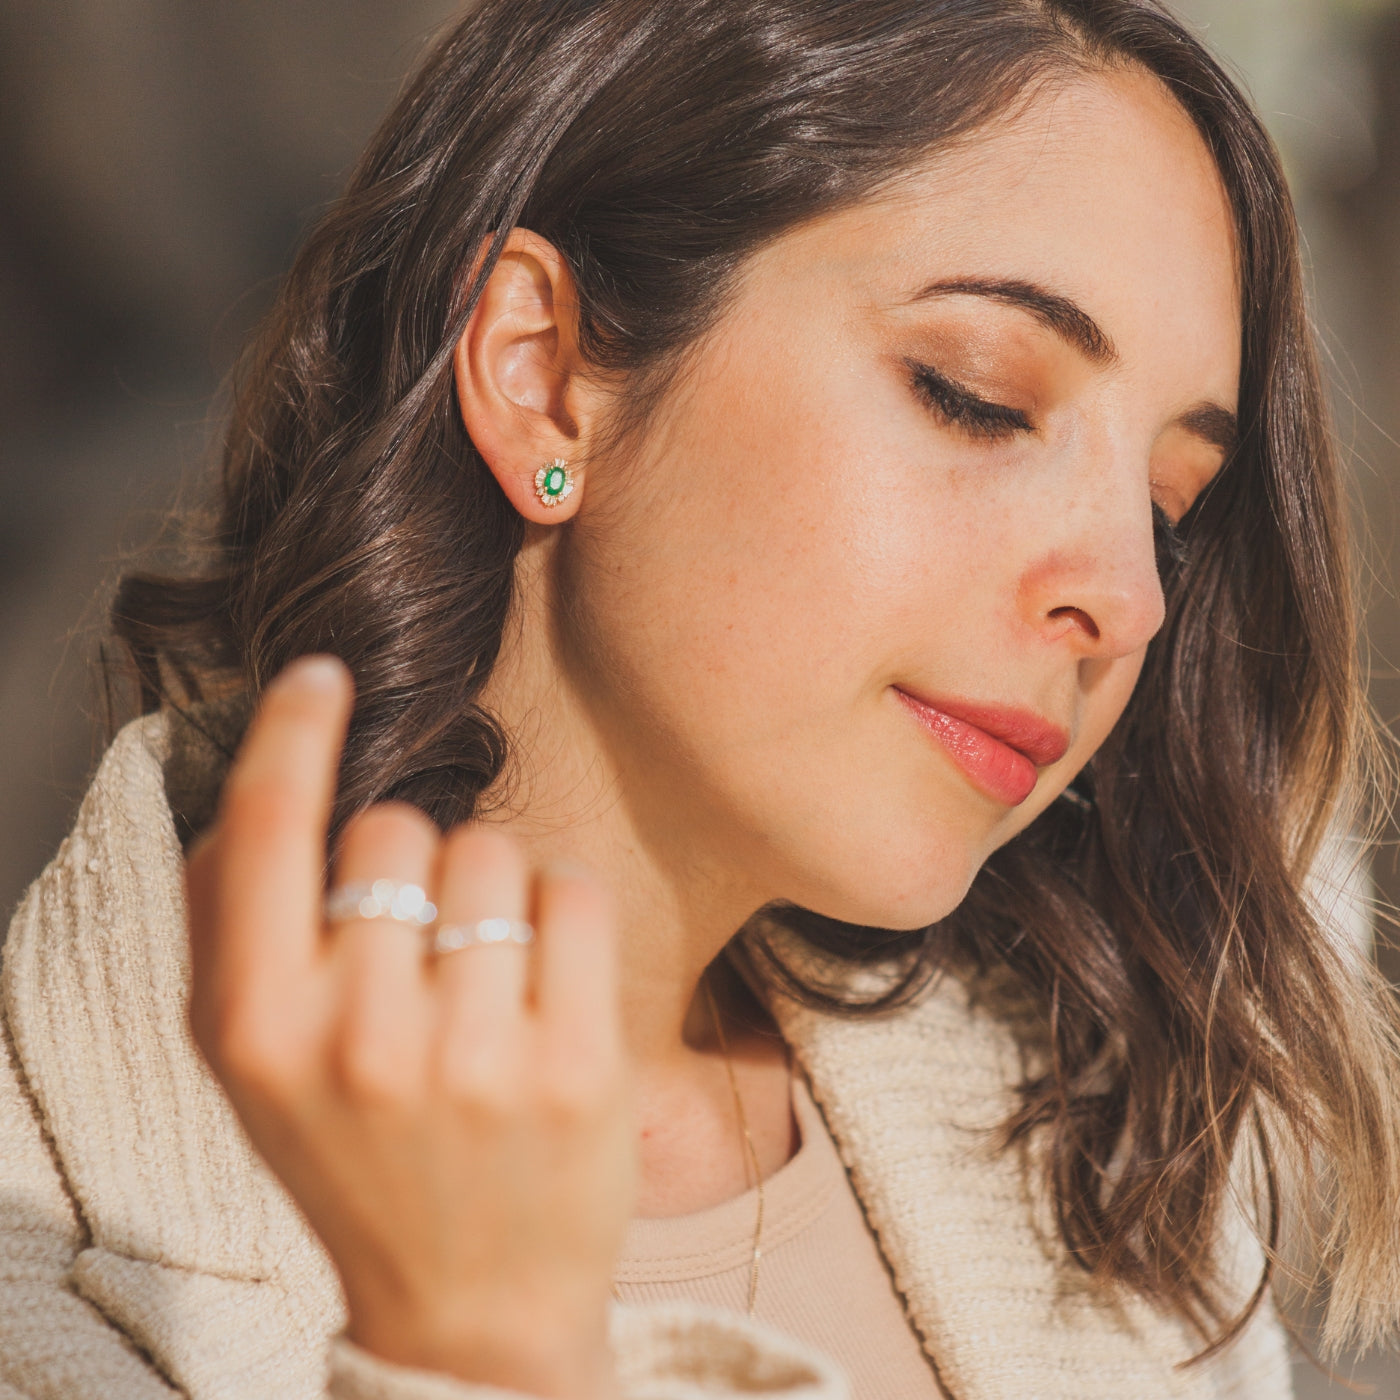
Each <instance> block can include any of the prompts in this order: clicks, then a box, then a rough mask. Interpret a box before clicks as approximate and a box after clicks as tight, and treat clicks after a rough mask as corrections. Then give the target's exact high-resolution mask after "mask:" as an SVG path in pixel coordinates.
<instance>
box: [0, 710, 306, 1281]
mask: <svg viewBox="0 0 1400 1400" xmlns="http://www.w3.org/2000/svg"><path fill="white" fill-rule="evenodd" d="M227 722H228V717H227V716H220V715H216V716H215V717H214V719H213V721H212V723H227ZM226 747H227V746H226V745H225V744H224V742H223V740H222V739H221V738H220V737H219V736H218V731H216V730H214V729H213V728H212V724H211V723H209V722H206V716H204V715H203V714H200V713H197V714H196V715H195V716H194V717H193V719H182V718H179V717H173V716H170V715H167V714H158V715H152V716H148V717H146V718H144V719H141V720H138V721H135V722H133V723H132V724H129V725H127V726H126V727H125V728H124V729H123V730H122V731H121V733H120V734H119V735H118V736H117V738H116V740H115V741H114V742H113V744H112V745H111V747H110V748H109V749H108V751H107V753H106V755H105V756H104V757H103V759H102V762H101V764H100V765H99V767H98V770H97V773H96V775H95V776H94V778H93V781H92V783H91V785H90V787H89V789H88V792H87V794H86V796H85V798H84V799H83V802H82V805H81V807H80V808H79V812H78V816H77V819H76V821H75V823H74V826H73V829H72V831H71V832H70V834H69V836H68V837H67V839H66V840H65V841H64V843H63V845H62V846H61V847H60V849H59V851H58V854H57V855H56V856H55V858H54V860H53V861H52V862H51V863H50V864H49V866H48V867H47V869H45V871H44V872H43V874H42V875H41V876H40V877H39V879H38V880H37V881H35V883H34V884H33V885H32V886H31V887H30V889H29V891H28V893H27V895H26V896H25V899H24V901H23V902H22V903H21V905H20V908H19V910H18V912H17V913H16V915H15V918H14V921H13V923H12V924H11V927H10V933H9V936H8V939H7V941H6V944H5V949H4V966H3V981H2V982H0V998H3V1011H4V1017H5V1020H6V1022H7V1023H8V1026H9V1028H10V1033H11V1035H12V1038H13V1044H14V1048H15V1054H16V1058H17V1060H18V1068H19V1070H20V1072H21V1073H22V1075H23V1077H24V1079H25V1081H26V1085H27V1088H28V1091H29V1092H30V1094H31V1095H32V1097H33V1099H34V1102H35V1104H36V1106H37V1108H38V1110H39V1112H40V1113H41V1115H42V1117H43V1121H44V1127H45V1131H46V1132H47V1134H48V1135H49V1137H50V1138H51V1140H52V1143H53V1146H54V1150H55V1153H56V1156H57V1158H58V1161H59V1163H60V1165H61V1168H62V1170H63V1173H64V1176H65V1178H66V1181H67V1184H68V1186H69V1189H70V1190H71V1192H72V1193H73V1195H74V1197H75V1199H76V1200H77V1202H78V1205H79V1208H80V1210H81V1211H82V1213H83V1215H84V1216H85V1218H86V1219H87V1221H88V1222H89V1225H90V1229H91V1233H92V1235H93V1242H94V1244H96V1245H100V1246H101V1247H102V1248H105V1249H108V1250H111V1251H113V1252H114V1253H116V1254H118V1255H121V1256H123V1257H125V1258H128V1259H135V1260H150V1261H160V1262H161V1263H163V1264H166V1265H173V1266H175V1267H177V1268H187V1269H190V1270H195V1271H212V1272H215V1273H219V1274H223V1275H227V1276H230V1277H243V1278H263V1277H268V1276H271V1275H276V1274H278V1273H279V1272H282V1271H284V1270H285V1269H286V1268H287V1267H288V1266H290V1267H292V1268H293V1270H294V1271H299V1272H302V1273H308V1272H309V1273H313V1274H316V1273H321V1272H322V1267H321V1264H320V1262H319V1261H318V1260H317V1259H315V1258H314V1255H315V1254H316V1253H317V1250H316V1248H315V1247H314V1246H313V1245H312V1244H311V1242H310V1240H309V1238H308V1236H307V1232H306V1231H305V1228H304V1226H303V1225H302V1223H301V1221H300V1217H299V1215H297V1213H296V1212H295V1209H294V1208H293V1207H292V1205H291V1202H290V1200H289V1199H288V1198H286V1196H285V1195H284V1193H283V1192H282V1189H281V1187H280V1186H279V1185H278V1184H277V1183H276V1182H275V1180H273V1179H272V1178H271V1176H270V1174H269V1173H268V1172H267V1171H266V1169H265V1168H264V1167H263V1166H262V1164H261V1162H260V1160H259V1159H258V1158H257V1157H256V1154H255V1153H254V1152H253V1150H252V1148H251V1146H250V1145H249V1144H248V1143H247V1140H246V1138H245V1137H244V1135H243V1132H242V1129H241V1127H240V1126H239V1124H238V1121H237V1119H236V1117H235V1116H234V1114H233V1112H232V1109H231V1108H230V1107H229V1105H228V1102H227V1100H226V1099H225V1098H224V1096H223V1093H222V1092H221V1090H220V1089H219V1087H218V1085H217V1084H216V1083H215V1081H214V1079H213V1077H212V1076H211V1075H210V1074H209V1072H208V1070H207V1068H206V1067H205V1065H204V1063H203V1061H202V1060H201V1058H200V1056H199V1053H198V1051H197V1050H196V1048H195V1046H194V1043H193V1040H192V1039H191V1037H190V1033H189V1028H188V1022H187V1019H186V1007H187V1000H188V986H189V958H188V943H187V938H186V925H185V897H184V878H183V856H184V851H183V846H182V836H187V835H188V834H189V832H190V831H192V830H194V829H196V828H197V826H198V825H200V824H202V822H203V821H205V820H207V819H208V815H209V813H211V812H212V810H213V805H214V802H215V800H216V798H217V792H218V787H219V782H220V780H221V777H222V773H223V771H224V767H225V766H226V761H227V759H226ZM172 798H173V800H172Z"/></svg>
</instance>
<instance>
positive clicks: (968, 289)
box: [559, 73, 1240, 928]
mask: <svg viewBox="0 0 1400 1400" xmlns="http://www.w3.org/2000/svg"><path fill="white" fill-rule="evenodd" d="M1239 346H1240V309H1239V298H1238V293H1237V286H1236V274H1235V246H1234V235H1233V228H1232V219H1231V214H1230V209H1229V205H1228V202H1227V199H1226V196H1225V193H1224V190H1223V187H1222V185H1221V182H1220V179H1219V176H1218V173H1217V171H1216V169H1215V166H1214V164H1213V162H1212V160H1211V158H1210V156H1209V154H1208V152H1207V150H1206V149H1205V146H1204V145H1203V143H1202V141H1201V139H1200V137H1199V136H1198V135H1197V133H1196V131H1195V129H1194V127H1193V126H1192V125H1191V123H1190V121H1189V119H1188V118H1187V117H1186V116H1185V115H1184V113H1182V111H1181V110H1180V109H1179V108H1178V107H1177V106H1176V105H1175V104H1174V103H1173V102H1172V101H1171V99H1170V98H1169V97H1168V96H1167V95H1166V94H1165V91H1164V90H1163V89H1162V88H1161V87H1160V86H1159V85H1158V84H1157V83H1156V81H1155V80H1153V79H1151V78H1149V77H1147V76H1145V75H1141V74H1134V73H1118V74H1113V75H1109V76H1105V77H1103V78H1101V79H1092V80H1088V79H1086V80H1082V81H1079V82H1075V83H1073V84H1070V85H1068V86H1064V87H1061V88H1060V89H1058V90H1055V91H1048V92H1046V93H1044V94H1043V95H1041V96H1040V97H1039V98H1037V100H1036V101H1035V102H1034V103H1033V104H1032V105H1030V106H1029V107H1028V108H1027V109H1026V111H1025V112H1024V113H1023V114H1022V115H1020V116H1019V117H1017V118H1015V119H1014V120H1007V121H1003V122H1001V123H999V124H997V125H996V126H995V127H994V128H993V129H990V130H988V131H986V132H984V133H982V134H980V135H979V136H978V137H977V138H976V139H975V140H974V141H973V142H971V143H970V144H967V145H965V146H964V147H963V148H962V149H961V150H960V151H959V152H957V153H954V154H951V155H945V156H942V157H940V158H939V159H937V160H936V162H934V163H933V164H932V165H930V166H929V167H928V168H926V169H923V170H921V171H919V172H917V173H915V174H913V175H912V176H911V177H910V178H909V179H908V180H906V181H904V182H902V183H901V184H900V186H899V187H898V189H897V190H894V191H892V192H889V193H887V194H885V195H883V196H881V197H880V198H879V199H878V200H872V201H868V202H866V203H863V204H861V205H859V206H858V207H854V208H851V209H849V210H847V211H845V212H841V213H838V214H836V215H833V216H830V217H825V218H822V219H821V220H818V221H816V222H813V223H811V224H809V225H807V226H804V227H803V228H801V229H799V230H797V231H795V232H793V233H791V234H789V235H787V236H785V237H783V238H782V239H780V240H779V241H777V242H775V243H773V244H772V245H770V246H769V247H767V248H766V249H765V250H764V251H762V252H761V253H759V254H758V255H757V256H756V257H755V258H754V259H753V260H752V262H751V265H750V266H749V267H748V269H747V275H746V277H745V278H744V281H743V284H742V287H741V289H740V291H739V293H738V295H737V298H736V299H735V301H734V303H733V305H732V309H731V310H730V311H729V312H727V314H726V315H725V316H724V318H723V320H722V321H721V322H720V323H719V324H718V326H717V327H716V329H715V330H714V331H713V332H712V333H711V334H710V335H709V336H707V337H706V339H705V340H704V342H703V343H702V344H701V345H700V346H699V347H698V350H697V353H696V355H695V357H694V359H693V361H692V363H691V364H690V367H689V369H688V372H687V374H686V376H685V377H684V380H683V382H682V384H680V385H679V386H678V387H677V389H676V390H675V391H674V392H673V393H672V394H671V395H670V397H669V399H668V400H667V401H666V402H665V403H664V404H663V405H662V407H661V409H660V411H659V412H658V413H657V414H656V415H655V417H654V418H653V419H652V420H651V421H650V423H649V425H648V428H647V430H646V434H645V439H644V441H643V442H642V443H641V444H640V446H639V447H638V448H637V449H636V454H635V457H629V459H628V460H626V461H625V462H619V461H613V462H606V461H605V462H600V463H595V464H593V465H592V466H591V467H590V468H589V471H588V475H587V479H586V496H585V501H584V504H583V506H582V507H581V509H580V512H579V514H578V516H577V517H576V518H575V520H574V522H573V526H572V529H571V530H570V532H569V535H568V539H567V541H566V542H561V549H560V559H559V565H560V569H561V575H560V580H561V583H562V585H563V587H564V588H565V589H566V590H567V591H566V593H565V595H564V596H565V597H566V598H567V600H568V603H567V607H565V608H563V609H561V614H560V616H561V626H562V633H561V640H562V643H563V655H564V656H565V658H566V665H567V668H568V671H569V674H570V678H571V682H572V683H573V684H574V685H575V686H576V687H577V690H578V694H579V695H580V697H581V698H582V700H583V702H584V703H585V705H586V706H587V708H588V711H589V713H590V716H591V718H592V719H593V721H594V722H595V723H596V724H597V727H598V730H599V732H600V733H601V734H602V735H603V736H605V743H606V744H607V745H608V747H609V749H610V751H611V753H612V755H613V757H614V758H615V759H616V760H617V762H618V765H619V767H620V770H621V771H622V773H623V775H624V791H625V793H626V796H627V798H628V800H629V801H631V802H633V803H634V805H635V807H636V810H637V812H638V813H639V814H641V820H642V821H643V822H645V821H647V820H649V819H650V818H649V816H648V814H653V815H654V814H660V813H663V812H664V813H665V818H664V820H665V823H666V825H667V828H668V831H669V833H670V835H671V837H673V838H674V839H675V840H678V841H682V842H686V843H690V844H691V845H692V846H693V848H694V849H695V850H697V851H700V850H704V851H705V852H706V854H707V856H708V857H711V858H714V859H718V860H720V861H723V862H726V863H727V864H728V866H729V868H732V869H733V870H734V871H735V875H736V878H737V879H739V880H740V882H741V883H743V882H747V883H748V884H749V885H750V886H751V887H752V888H753V889H754V890H755V891H756V892H758V893H759V894H760V895H762V896H763V897H764V898H765V899H779V898H781V899H789V900H793V901H795V902H797V903H798V904H801V905H804V906H806V907H809V908H812V909H816V910H818V911H820V912H822V913H824V914H828V915H831V916H833V917H837V918H842V919H848V920H851V921H853V922H860V923H870V924H875V925H880V926H884V927H891V928H913V927H917V926H919V925H922V924H925V923H928V922H931V921H932V920H934V919H937V918H939V917H942V916H943V915H945V914H946V913H948V912H949V911H950V910H951V909H952V908H953V907H954V906H955V905H956V904H957V902H958V901H959V900H960V899H961V898H962V896H963V894H964V893H965V892H966V889H967V887H968V885H969V884H970V882H971V880H972V878H973V876H974V875H975V874H976V872H977V869H978V867H979V866H980V865H981V864H982V862H983V861H984V860H985V859H986V858H987V856H988V855H989V854H990V853H991V852H992V851H993V850H994V849H996V848H997V847H998V846H1000V845H1002V844H1003V843H1004V842H1006V841H1007V840H1008V839H1010V838H1011V837H1012V836H1014V835H1015V834H1016V833H1017V832H1019V831H1021V830H1022V829H1023V828H1024V827H1026V826H1027V825H1028V824H1029V823H1030V822H1032V821H1033V820H1034V819H1035V818H1036V816H1037V815H1038V814H1039V813H1041V812H1043V811H1044V810H1045V808H1046V807H1047V806H1048V805H1049V804H1050V803H1051V802H1053V801H1054V800H1055V798H1056V797H1057V796H1058V795H1059V794H1060V792H1061V791H1062V790H1063V789H1064V787H1065V786H1066V784H1067V783H1068V782H1069V781H1070V780H1071V778H1072V777H1073V776H1074V775H1075V773H1076V772H1078V771H1079V769H1080V768H1081V767H1082V766H1083V765H1084V764H1085V762H1086V761H1087V760H1088V759H1089V758H1090V756H1091V755H1092V754H1093V753H1094V751H1095V750H1096V749H1097V748H1098V747H1099V745H1100V744H1101V743H1102V742H1103V740H1104V738H1105V736H1106V735H1107V734H1108V732H1109V731H1110V730H1111V729H1112V727H1113V725H1114V724H1115V722H1116V721H1117V720H1118V718H1119V716H1120V715H1121V714H1122V712H1123V709H1124V707H1125V705H1126V704H1127V701H1128V698H1129V696H1130V694H1131V692H1132V689H1133V686H1134V684H1135V682H1136V681H1137V678H1138V674H1139V671H1140V669H1141V667H1142V662H1143V657H1144V653H1145V651H1146V648H1147V646H1148V643H1149V642H1150V641H1151V639H1152V637H1153V635H1154V633H1156V631H1157V630H1158V628H1159V626H1160V625H1161V622H1162V617H1163V598H1162V589H1161V584H1160V581H1159V578H1158V573H1157V566H1156V558H1155V549H1154V519H1153V511H1154V506H1155V507H1157V508H1159V509H1160V510H1161V511H1162V512H1164V513H1165V515H1166V516H1167V517H1168V518H1169V519H1172V520H1175V519H1178V518H1179V517H1180V516H1181V515H1183V514H1184V513H1185V511H1186V510H1187V509H1188V508H1189V507H1190V506H1191V504H1192V502H1193V501H1194V500H1195V498H1196V496H1197V495H1198V494H1199V492H1200V491H1201V490H1202V489H1203V488H1204V486H1205V485H1206V484H1207V483H1208V482H1209V481H1210V479H1211V477H1212V476H1213V475H1214V474H1215V473H1216V472H1217V471H1218V470H1219V469H1220V467H1221V463H1222V461H1223V458H1224V456H1225V452H1226V449H1227V447H1228V441H1229V435H1230V432H1231V426H1232V417H1233V414H1234V411H1235V407H1236V398H1237V393H1238V380H1239ZM656 819H657V820H662V818H661V817H660V816H656Z"/></svg>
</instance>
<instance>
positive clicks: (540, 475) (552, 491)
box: [535, 457, 574, 506]
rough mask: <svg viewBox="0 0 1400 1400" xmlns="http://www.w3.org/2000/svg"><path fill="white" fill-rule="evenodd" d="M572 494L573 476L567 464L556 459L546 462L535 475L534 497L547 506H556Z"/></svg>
mask: <svg viewBox="0 0 1400 1400" xmlns="http://www.w3.org/2000/svg"><path fill="white" fill-rule="evenodd" d="M573 493H574V474H573V472H571V471H570V470H569V464H568V463H567V462H566V461H565V460H564V459H563V458H562V457H556V458H555V459H554V460H553V461H552V462H546V463H545V464H544V466H542V467H541V468H540V469H539V471H537V472H536V473H535V495H537V496H538V497H539V498H540V500H541V501H542V502H543V503H544V504H545V505H547V506H557V505H558V504H559V502H560V501H562V500H564V499H565V498H566V497H568V496H572V495H573Z"/></svg>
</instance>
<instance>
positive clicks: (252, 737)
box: [201, 656, 354, 978]
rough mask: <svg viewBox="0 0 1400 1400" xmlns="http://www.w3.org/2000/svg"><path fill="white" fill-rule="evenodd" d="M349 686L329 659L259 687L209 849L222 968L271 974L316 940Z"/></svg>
mask: <svg viewBox="0 0 1400 1400" xmlns="http://www.w3.org/2000/svg"><path fill="white" fill-rule="evenodd" d="M353 701H354V687H353V685H352V683H351V680H350V673H349V672H348V671H347V670H346V669H345V666H344V665H343V664H342V663H341V662H340V661H338V660H337V659H336V658H334V657H330V656H311V657H303V658H301V659H300V660H298V661H294V662H293V663H292V664H291V665H290V666H288V667H287V669H286V670H284V671H283V672H282V673H281V675H279V676H278V677H277V679H276V680H274V681H273V682H272V684H271V685H270V686H268V688H267V690H266V691H265V692H264V694H263V699H262V703H261V705H260V706H259V708H258V712H257V714H256V715H255V716H254V718H253V722H252V724H251V725H250V726H249V728H248V733H247V735H246V736H245V738H244V740H243V744H242V746H241V747H240V749H239V752H238V756H237V758H236V759H235V760H234V763H233V767H232V768H231V769H230V770H229V774H228V778H227V779H226V780H225V783H224V790H223V795H222V798H221V801H220V804H219V815H218V818H217V820H216V822H215V827H214V831H213V833H212V839H211V843H210V849H209V850H207V851H206V852H203V853H201V855H202V858H206V859H212V861H213V863H214V865H215V870H214V876H213V880H212V882H211V883H212V889H211V891H210V894H211V896H212V898H211V900H210V903H211V904H212V906H213V908H212V910H211V912H212V914H213V917H214V920H215V922H216V924H217V932H216V937H217V942H218V947H217V948H216V949H215V950H214V951H215V957H216V959H217V961H218V963H219V964H220V970H221V971H223V972H228V973H230V974H233V975H234V976H235V977H237V976H238V974H239V973H240V972H251V971H252V970H254V969H256V970H257V972H258V973H259V974H262V975H266V976H270V977H273V978H277V977H280V976H282V975H285V974H286V973H288V972H291V971H292V970H293V969H294V968H296V967H299V966H305V965H307V964H308V963H309V962H310V961H311V960H312V959H313V957H314V956H315V954H316V951H317V948H318V946H319V941H320V929H321V901H322V882H323V873H324V870H325V864H326V832H327V830H328V828H329V825H330V818H331V809H332V806H333V804H334V801H335V787H336V774H337V771H338V768H339V762H340V750H341V747H342V745H343V744H344V742H345V731H346V727H347V726H348V724H349V721H350V710H351V707H352V704H353Z"/></svg>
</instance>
